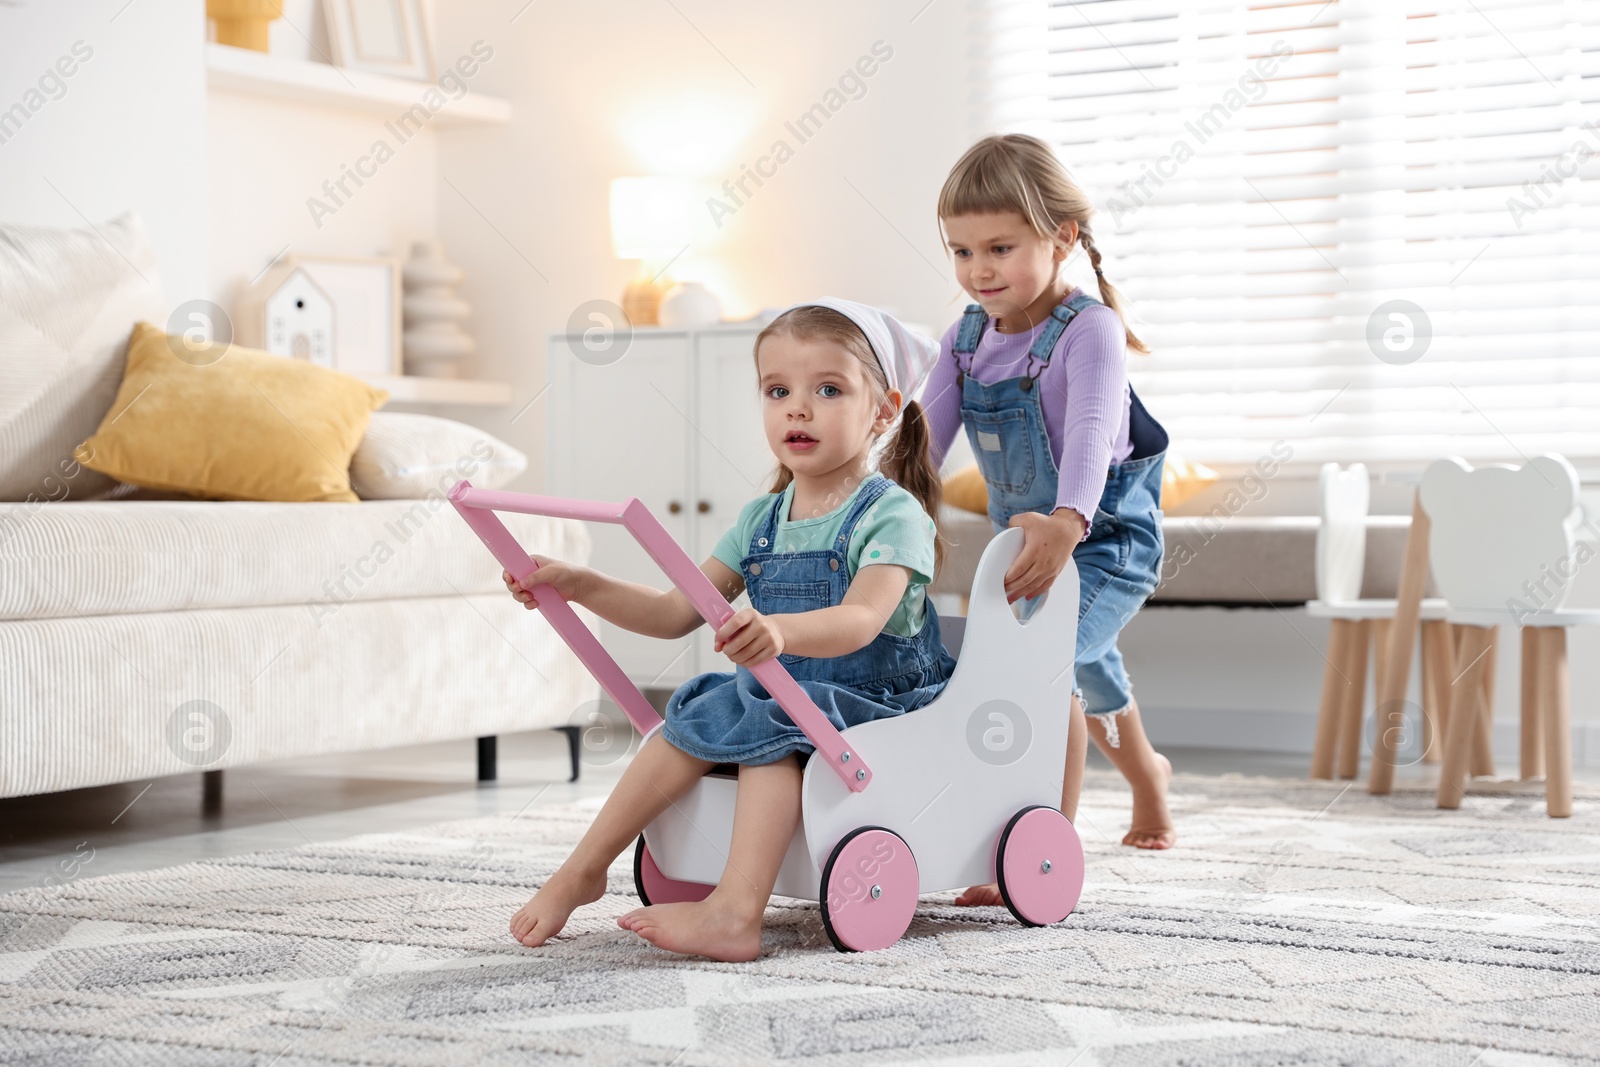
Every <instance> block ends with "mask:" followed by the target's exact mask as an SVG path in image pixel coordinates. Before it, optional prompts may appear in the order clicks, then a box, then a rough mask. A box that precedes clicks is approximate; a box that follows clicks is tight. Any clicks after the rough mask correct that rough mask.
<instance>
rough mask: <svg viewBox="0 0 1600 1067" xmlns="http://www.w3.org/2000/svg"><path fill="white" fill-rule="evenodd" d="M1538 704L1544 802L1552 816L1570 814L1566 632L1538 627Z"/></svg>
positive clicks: (1549, 627)
mask: <svg viewBox="0 0 1600 1067" xmlns="http://www.w3.org/2000/svg"><path fill="white" fill-rule="evenodd" d="M1541 633H1542V636H1541V638H1540V640H1539V644H1540V649H1539V698H1540V699H1539V703H1540V704H1541V705H1542V706H1543V709H1544V716H1543V717H1544V802H1545V811H1546V812H1548V813H1549V815H1550V817H1551V818H1552V819H1565V818H1566V817H1567V816H1569V815H1571V814H1572V688H1571V684H1570V681H1569V679H1568V677H1567V631H1566V630H1564V629H1562V628H1561V627H1559V626H1548V627H1542V628H1541Z"/></svg>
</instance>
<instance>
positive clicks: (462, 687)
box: [0, 216, 600, 797]
mask: <svg viewBox="0 0 1600 1067" xmlns="http://www.w3.org/2000/svg"><path fill="white" fill-rule="evenodd" d="M108 246H110V247H108ZM155 279H156V273H155V262H154V257H153V256H152V255H151V253H150V250H149V245H148V242H147V241H146V240H145V237H144V234H143V231H142V229H140V227H139V225H138V221H137V219H135V218H133V217H131V216H125V217H124V218H123V219H119V220H116V221H115V222H112V223H106V224H103V225H101V226H100V227H99V228H98V229H94V230H82V231H70V230H62V231H52V230H44V229H41V228H29V227H17V226H4V225H0V501H6V502H0V797H8V796H18V795H24V794H33V793H43V792H49V791H54V790H62V789H74V788H79V787H83V786H92V785H101V784H106V783H112V782H121V781H131V780H136V779H141V778H149V777H152V776H156V775H167V774H177V773H183V772H193V771H196V770H205V771H208V772H217V771H220V770H221V769H222V768H225V767H235V766H240V765H243V764H248V763H254V762H257V761H261V760H272V759H283V758H287V757H296V756H309V755H319V754H324V753H334V752H346V751H354V750H360V749H373V748H382V747H389V746H395V745H406V744H413V743H418V742H426V741H440V740H447V739H453V738H469V737H477V738H487V739H492V738H493V736H494V735H496V734H500V733H505V732H510V731H521V730H534V729H544V728H567V727H568V724H570V723H574V722H578V721H584V713H585V712H586V711H587V710H588V708H587V707H586V705H588V704H589V702H591V701H594V700H597V699H598V698H599V697H600V689H599V686H598V684H597V683H596V682H595V681H594V680H593V679H592V678H591V677H590V675H589V674H588V673H587V671H586V670H585V669H584V668H583V666H582V664H581V663H579V661H578V660H577V658H576V656H574V655H573V654H572V652H571V651H570V650H569V649H568V648H567V646H566V644H565V643H564V642H562V641H561V639H560V638H559V637H558V636H557V635H556V634H555V633H554V632H553V631H552V630H551V629H550V628H549V626H548V624H547V623H546V622H545V621H544V618H543V617H542V616H541V615H540V614H539V613H537V612H529V611H527V610H525V609H524V608H523V607H522V605H520V604H518V603H516V602H515V601H514V600H512V598H511V597H510V596H509V595H508V594H507V593H506V591H505V587H504V585H502V584H501V581H500V566H499V565H498V564H497V563H496V562H495V561H494V559H493V557H492V556H490V554H489V552H488V550H487V549H485V548H484V547H483V545H482V544H481V543H480V542H479V541H478V539H477V538H476V537H475V536H474V535H473V534H472V532H471V531H470V529H469V528H468V527H467V525H466V524H465V523H464V522H462V521H461V519H460V518H459V516H457V515H456V514H455V511H454V509H453V508H452V507H451V506H450V505H449V504H448V502H447V501H445V500H444V499H443V497H442V496H439V495H438V494H436V493H435V494H432V495H430V496H429V497H427V498H425V499H418V500H364V501H362V502H360V503H351V504H342V503H312V504H285V503H255V502H248V503H221V502H196V501H187V500H184V501H179V500H170V499H168V500H151V499H126V498H122V499H118V498H116V497H117V494H119V493H126V491H127V488H128V487H118V486H116V485H115V483H112V482H110V480H109V479H106V478H104V477H103V476H102V475H99V474H96V473H95V472H93V471H90V470H88V469H86V468H82V467H79V466H77V465H76V464H75V463H73V462H72V461H71V459H70V456H71V451H72V449H73V447H75V446H76V444H77V443H79V442H81V441H82V440H83V439H84V438H86V437H87V436H88V435H89V434H90V433H92V432H93V431H94V429H95V428H96V427H97V426H98V424H99V422H100V420H101V419H102V418H103V417H104V415H105V413H106V411H107V410H108V409H109V407H110V405H111V402H112V399H113V398H114V396H115V393H116V388H117V385H118V384H119V382H120V381H121V372H122V366H123V360H124V358H125V347H126V339H127V335H128V333H129V331H130V330H131V329H132V326H133V324H134V322H135V321H137V320H138V319H140V318H147V319H149V320H150V321H154V322H165V321H166V310H165V306H164V304H163V303H162V302H161V300H160V294H159V290H158V287H157V283H156V281H155ZM108 494H109V495H108ZM135 495H137V494H135ZM505 519H506V522H507V525H508V526H509V527H510V528H511V530H512V532H513V533H515V534H516V535H517V537H518V538H519V540H520V541H521V542H522V544H523V545H524V546H525V547H527V548H528V549H529V550H530V551H533V552H540V553H544V554H547V555H551V556H556V557H559V558H563V559H570V560H575V561H579V562H583V561H586V560H587V559H588V557H589V552H590V538H589V533H588V530H587V529H586V528H585V527H584V526H583V525H582V524H580V523H576V522H572V521H570V520H564V519H549V518H542V517H534V516H521V515H517V516H506V517H505ZM588 621H590V622H591V625H592V624H593V619H592V617H589V618H588ZM568 737H569V740H571V741H573V742H574V744H573V747H572V749H571V752H572V755H573V772H574V774H576V769H577V749H576V745H575V739H576V731H575V730H572V729H568ZM479 750H480V765H481V766H480V771H482V772H485V773H487V774H488V775H490V776H492V773H493V766H492V764H493V759H492V740H491V741H490V743H489V744H488V745H485V744H481V743H480V746H479ZM485 756H487V757H488V758H487V760H485V759H484V758H483V757H485ZM464 773H467V771H466V769H465V768H464ZM219 784H220V775H219V774H214V773H213V774H209V775H208V776H207V786H208V794H209V793H210V791H211V787H213V786H216V785H219Z"/></svg>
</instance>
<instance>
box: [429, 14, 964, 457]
mask: <svg viewBox="0 0 1600 1067" xmlns="http://www.w3.org/2000/svg"><path fill="white" fill-rule="evenodd" d="M520 6H521V5H519V4H510V5H507V4H503V3H498V2H495V3H490V2H488V0H464V2H460V3H452V4H450V5H448V9H446V6H445V5H441V10H440V13H439V19H438V21H439V44H438V54H439V57H440V59H441V60H442V61H443V60H447V59H449V58H452V57H454V56H457V55H460V54H461V53H463V52H465V51H466V50H467V49H468V48H469V47H470V45H471V44H472V42H473V41H475V40H479V39H482V40H483V41H485V42H486V43H488V44H489V45H490V46H492V47H493V48H494V49H495V56H494V58H493V59H492V60H491V61H490V62H488V63H486V64H485V65H484V67H483V70H482V72H481V74H480V75H479V76H478V80H479V81H480V82H481V83H482V86H483V88H484V89H485V90H486V91H489V92H493V93H497V94H501V95H505V96H508V97H510V99H511V103H512V108H513V116H514V117H513V119H512V122H511V126H510V128H509V130H506V131H500V130H494V131H483V130H460V131H456V130H450V131H444V132H442V133H441V134H440V145H441V147H440V171H441V174H442V175H443V176H444V177H445V178H447V179H448V180H449V182H450V183H452V184H453V186H454V187H455V188H451V187H450V186H449V185H443V184H441V186H440V190H439V237H440V239H441V240H442V241H443V242H444V245H445V248H446V249H447V250H448V251H449V252H450V254H451V255H453V256H454V257H455V258H457V259H458V260H459V261H460V262H461V264H462V266H463V267H464V268H465V269H466V272H467V281H466V284H465V286H464V289H463V295H464V296H465V297H466V299H467V300H469V301H470V302H471V303H472V304H473V306H474V308H475V311H476V318H475V322H474V329H475V332H476V334H477V338H478V343H479V350H480V353H481V356H480V363H479V372H478V373H479V374H480V375H482V376H485V377H492V378H498V379H503V380H507V381H510V382H512V383H513V384H514V389H515V396H516V400H515V402H514V403H513V404H512V406H511V408H510V409H509V410H507V411H506V412H503V413H495V414H493V415H490V416H489V417H488V418H483V417H482V414H481V413H480V414H478V415H476V416H475V415H474V414H473V413H471V412H462V413H461V414H462V415H464V416H465V417H468V418H471V419H473V421H480V420H481V424H482V425H484V426H485V427H486V428H487V429H490V430H491V431H493V432H495V433H499V434H501V435H502V436H504V437H506V438H507V439H508V440H510V441H512V443H514V444H516V445H517V447H519V448H521V449H523V450H524V451H526V452H528V453H529V456H530V459H531V462H532V470H531V471H530V473H529V475H528V476H527V477H526V478H525V479H523V481H522V482H521V483H519V484H518V485H517V486H515V488H522V489H534V488H538V487H540V486H542V484H543V482H542V478H543V463H544V460H543V457H544V440H543V435H544V422H543V416H542V415H540V414H539V412H540V411H541V410H544V409H543V408H542V407H541V406H543V405H549V404H552V403H558V402H559V398H556V397H551V396H549V395H546V396H545V397H543V398H542V399H541V400H540V401H539V405H536V406H535V408H533V409H531V410H530V412H529V413H528V414H527V415H525V416H524V417H522V418H521V419H520V420H519V421H518V422H517V424H516V425H515V426H511V425H509V423H508V421H507V420H509V418H510V417H511V416H512V415H513V414H515V413H516V412H517V411H519V410H521V408H522V407H523V405H524V404H525V403H526V402H527V401H528V400H529V399H531V398H532V397H533V396H535V395H536V394H537V393H538V391H539V389H540V388H541V387H542V386H543V385H544V381H545V377H544V344H545V337H546V335H547V334H549V333H550V332H552V331H555V330H561V329H565V328H566V325H567V320H568V317H569V316H570V315H571V314H572V312H573V310H574V309H575V308H577V307H578V305H580V304H582V303H583V302H585V301H588V300H591V299H595V298H605V299H610V300H617V299H618V298H619V297H620V294H621V292H622V289H623V287H624V286H625V285H626V283H627V282H628V280H629V278H630V277H631V276H632V275H633V273H634V272H635V270H636V269H637V265H636V263H634V262H631V261H622V260H618V259H616V258H615V256H614V255H613V253H612V248H611V244H610V228H609V215H608V211H609V206H608V205H609V201H608V195H609V182H610V180H611V179H612V178H613V177H618V176H623V175H631V174H643V173H655V172H659V171H663V170H666V169H669V168H671V167H673V165H674V163H675V162H676V163H680V164H681V163H684V162H685V161H684V160H677V159H675V158H674V157H675V154H686V155H687V156H688V157H689V158H688V161H687V167H688V169H693V170H697V171H698V174H699V180H700V181H702V182H703V183H704V186H705V190H704V191H706V192H709V191H710V190H711V189H712V188H715V187H717V186H720V185H721V183H722V182H723V181H724V180H725V179H728V178H736V177H738V176H739V174H740V164H741V163H754V162H755V161H756V160H757V159H758V157H760V156H762V155H763V154H765V153H766V152H767V151H768V149H769V148H770V146H771V144H772V142H773V140H774V139H775V138H778V137H783V136H786V133H785V130H784V125H783V124H784V122H785V121H786V120H789V119H791V118H794V117H796V116H798V115H799V114H800V113H801V112H803V111H805V110H806V109H807V108H809V107H810V106H811V105H812V104H814V103H816V102H817V101H818V100H819V99H820V98H821V97H822V95H823V93H824V92H825V91H826V90H827V89H828V88H829V87H830V86H832V85H834V83H835V82H836V81H837V79H838V78H839V76H840V74H841V73H842V72H844V71H845V70H846V69H847V68H848V67H850V65H851V64H853V63H854V62H855V61H856V60H857V58H858V57H860V56H862V55H864V54H867V53H869V52H870V51H871V49H872V46H873V42H874V41H877V40H879V39H882V40H883V41H885V42H886V43H887V45H888V46H889V47H890V48H892V49H893V57H892V58H891V59H889V60H888V61H887V62H886V63H884V64H883V65H882V66H881V67H880V68H879V69H878V70H877V72H876V73H875V74H873V75H872V76H871V77H870V78H867V79H864V80H865V84H866V92H865V95H864V96H863V97H862V98H861V99H856V100H849V101H848V102H847V103H846V104H845V105H844V106H843V107H842V108H841V109H840V110H839V112H838V113H837V114H836V115H834V116H833V117H832V118H831V119H830V120H829V121H828V123H827V124H826V125H825V126H824V127H823V128H822V130H821V131H820V132H819V133H818V134H817V135H816V136H815V137H814V138H812V139H811V140H810V141H808V142H807V143H805V144H796V151H795V155H794V157H793V158H792V159H790V160H789V161H788V162H786V163H784V164H783V165H782V166H781V167H779V168H778V173H777V175H776V176H775V177H774V178H772V179H771V180H768V181H767V182H766V184H765V185H764V186H763V187H762V188H760V189H755V188H754V187H753V186H747V188H750V189H752V191H753V192H754V194H755V195H753V196H752V197H751V198H750V199H749V200H748V201H746V203H745V205H744V206H743V207H741V208H739V209H738V211H737V212H736V213H735V214H734V215H733V216H732V217H730V218H727V219H725V220H724V222H725V224H724V225H723V226H722V227H721V229H720V230H719V229H717V228H716V227H715V226H713V225H712V224H711V220H710V216H709V213H708V214H707V215H706V216H704V218H703V221H702V223H701V232H700V233H699V234H698V235H697V237H696V241H695V246H694V248H693V249H692V250H691V252H690V253H689V254H688V255H687V256H685V257H684V260H681V261H680V262H679V264H678V265H676V266H675V267H674V273H675V274H678V275H683V274H685V273H690V272H693V273H698V274H700V275H702V276H704V277H705V279H706V280H707V281H708V282H709V284H711V285H712V287H713V288H714V289H715V290H716V291H717V292H718V293H719V294H720V295H721V296H722V298H723V300H724V303H725V306H726V309H727V311H728V313H729V314H739V313H750V312H754V311H756V310H757V309H759V308H760V307H762V306H763V305H776V304H780V303H788V302H791V301H793V300H795V299H798V298H802V297H805V296H809V295H822V294H824V293H838V294H841V295H849V296H851V297H854V298H857V299H861V300H867V301H872V302H876V303H879V304H882V305H885V306H889V307H893V308H896V309H898V311H899V312H900V313H901V314H903V315H905V316H907V317H908V318H911V319H914V320H921V321H925V322H927V323H930V324H943V323H945V322H947V321H949V320H950V319H951V318H952V317H953V316H954V315H955V314H957V313H958V312H959V309H960V306H961V304H960V302H959V301H958V300H957V294H958V290H957V288H956V286H955V284H954V282H953V280H952V277H951V275H950V273H949V271H948V269H946V267H945V259H944V256H943V254H942V252H941V251H940V246H939V240H938V236H937V230H936V228H935V220H934V215H933V205H934V201H935V197H936V194H937V191H938V188H939V185H940V183H941V182H942V181H943V179H944V175H945V173H946V172H947V171H948V169H949V167H950V165H951V164H952V163H953V162H954V161H955V159H956V157H957V156H958V155H959V154H960V153H961V151H962V149H963V148H964V147H965V146H966V144H967V141H968V131H967V130H966V129H965V127H964V125H963V123H964V117H965V114H966V110H965V107H966V105H965V101H966V97H967V91H966V88H965V86H964V71H965V63H966V58H965V57H966V46H965V41H964V29H965V27H964V22H963V20H964V19H965V17H966V16H965V13H964V7H963V5H960V4H934V5H932V6H931V7H929V8H928V9H927V10H926V11H925V12H924V13H923V14H922V15H921V16H920V17H918V18H917V20H916V22H915V23H912V22H911V21H910V19H911V17H912V16H913V15H914V14H916V8H917V6H920V5H904V4H901V5H894V8H893V9H890V8H889V6H888V5H878V4H872V5H867V4H856V3H845V2H842V0H829V2H825V3H815V4H808V5H803V6H801V5H768V4H762V5H755V4H735V3H729V2H726V0H714V2H696V3H691V4H678V5H676V10H675V6H674V5H672V4H662V3H659V2H658V0H618V2H613V3H607V4H604V5H581V4H543V3H538V4H534V5H532V6H530V7H528V8H527V9H526V11H524V12H523V13H522V14H521V16H520V17H518V18H517V20H516V21H515V22H514V23H513V22H511V21H510V19H511V17H512V15H514V14H515V13H516V10H517V8H518V7H520ZM679 11H681V12H682V14H681V15H680V14H679ZM687 20H693V24H692V25H691V24H690V22H689V21H687ZM747 78H748V81H747V80H746V79H747ZM693 116H705V117H706V118H707V119H708V120H709V122H710V128H709V129H708V130H705V131H703V133H702V134H701V135H699V136H694V135H691V134H689V133H674V131H676V130H681V129H687V128H690V127H692V126H693V125H694V124H693V123H692V122H690V121H689V119H690V118H692V117H693ZM789 140H790V141H791V143H792V144H795V143H796V139H795V138H793V137H792V136H789ZM690 145H699V146H700V148H698V149H697V150H695V151H693V152H688V153H683V152H682V151H681V150H682V149H685V148H686V147H687V146H690ZM675 149H677V150H679V152H677V153H675V151H674V150H675ZM696 161H698V162H696ZM852 184H853V185H854V186H855V189H857V190H859V191H860V192H859V195H858V193H857V192H856V191H854V190H852V188H851V185H852ZM457 190H459V192H458V191H457ZM879 212H881V213H882V215H881V216H880V214H879ZM897 231H898V232H897ZM902 235H904V237H902ZM908 240H909V242H910V243H909V244H908V243H907V241H908ZM930 263H931V265H930ZM536 416H537V417H536Z"/></svg>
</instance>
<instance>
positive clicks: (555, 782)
mask: <svg viewBox="0 0 1600 1067" xmlns="http://www.w3.org/2000/svg"><path fill="white" fill-rule="evenodd" d="M499 750H500V753H499V755H500V765H499V779H498V781H496V782H492V783H485V784H481V785H480V784H479V783H478V782H477V781H476V780H475V773H476V763H475V759H476V757H475V747H474V743H473V742H472V741H470V740H468V741H455V742H444V743H437V744H428V745H412V746H407V747H403V748H394V749H387V750H382V751H377V752H363V753H352V754H345V755H335V756H320V757H315V758H310V759H296V760H284V761H280V762H276V763H268V764H261V765H257V766H253V767H242V768H238V769H233V770H228V771H226V772H225V773H224V788H223V802H222V807H221V810H220V812H218V813H217V814H215V815H207V814H206V813H205V812H204V810H203V805H202V802H201V798H202V784H201V782H202V779H201V775H200V774H198V773H196V774H188V775H176V776H172V777H167V778H157V779H154V780H150V781H141V782H130V783H126V784H122V785H111V786H100V787H96V788H92V789H75V790H71V791H68V792H63V793H50V794H45V795H41V796H32V797H14V798H9V799H3V800H0V892H6V891H8V890H13V889H22V888H26V887H28V886H33V885H40V884H44V883H47V882H49V883H52V884H58V883H60V882H63V881H70V880H72V879H74V878H80V877H93V876H95V875H101V874H113V873H117V872H122V871H139V870H151V869H154V868H158V867H169V866H173V865H175V864H180V863H188V862H192V861H195V860H203V859H210V858H214V857H219V856H233V855H238V854H240V853H244V852H251V851H256V850H260V849H272V848H285V847H289V846H293V845H299V844H306V843H310V842H315V841H328V840H335V839H338V838H344V837H352V836H355V835H357V834H364V833H375V832H383V831H392V830H397V829H403V828H407V827H415V826H422V825H426V824H428V823H434V822H442V821H448V820H452V819H466V818H472V817H475V816H483V815H494V814H497V813H506V814H516V813H517V812H519V811H522V810H524V809H526V808H528V807H530V806H538V805H545V804H562V803H567V802H570V801H573V800H578V799H582V798H585V797H591V796H597V795H601V794H604V793H606V792H608V791H609V790H610V788H611V786H612V784H613V783H614V782H615V781H616V779H617V777H618V775H619V774H620V773H621V771H622V768H623V766H625V763H624V762H623V761H621V760H618V761H617V762H614V763H610V764H606V765H596V764H592V763H588V762H586V763H584V765H583V767H582V775H581V777H580V780H579V781H577V782H568V781H567V776H568V771H569V763H568V755H567V752H568V749H567V740H566V737H565V736H564V735H562V734H559V733H556V732H554V731H541V732H537V733H526V734H513V735H507V736H504V737H502V738H501V739H500V742H499ZM1166 752H1167V754H1168V755H1169V756H1170V757H1171V758H1172V763H1173V766H1174V768H1175V769H1176V770H1177V771H1178V772H1179V773H1184V774H1198V775H1224V774H1243V775H1246V776H1251V777H1279V778H1285V777H1287V778H1298V777H1302V776H1304V775H1305V773H1306V769H1307V764H1308V760H1309V757H1307V756H1304V755H1299V754H1295V753H1283V752H1240V751H1233V750H1224V749H1205V748H1188V749H1179V748H1173V749H1167V750H1166ZM1090 761H1091V764H1093V765H1098V766H1102V767H1108V766H1109V764H1106V763H1105V762H1104V760H1102V759H1101V757H1100V755H1099V753H1097V752H1093V751H1091V753H1090ZM1434 774H1436V771H1435V770H1434V769H1433V768H1431V767H1428V766H1425V765H1424V766H1415V767H1407V768H1401V769H1400V770H1399V771H1398V773H1397V775H1396V785H1397V787H1399V788H1413V789H1414V788H1424V787H1427V786H1428V784H1429V779H1430V778H1431V777H1432V776H1433V775H1434ZM1575 775H1576V778H1577V780H1578V781H1580V782H1600V771H1597V770H1596V769H1595V768H1578V769H1576V770H1575ZM1514 776H1515V768H1514V767H1504V768H1502V770H1501V777H1502V778H1508V777H1514ZM1512 788H1513V789H1514V790H1515V791H1517V792H1522V791H1529V792H1535V793H1538V792H1541V791H1542V787H1541V785H1540V784H1539V783H1537V782H1530V783H1526V784H1521V785H1517V786H1513V787H1512ZM1178 829H1179V832H1180V834H1181V833H1182V829H1183V828H1182V826H1179V828H1178Z"/></svg>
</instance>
